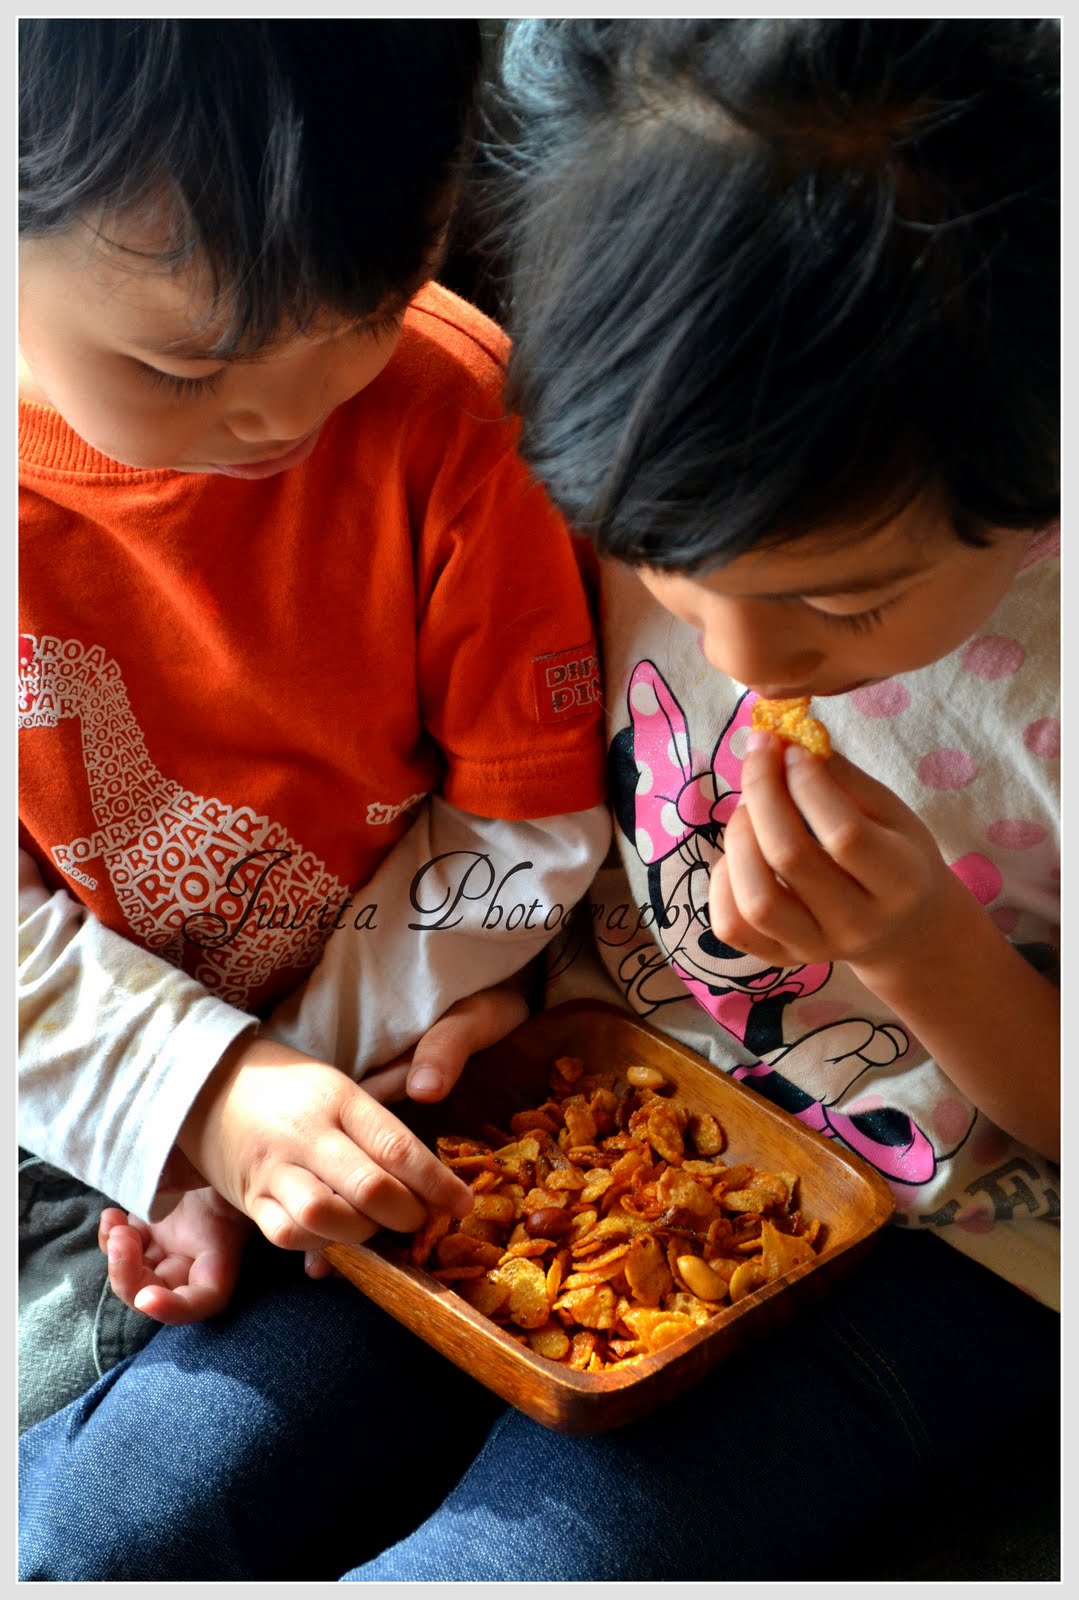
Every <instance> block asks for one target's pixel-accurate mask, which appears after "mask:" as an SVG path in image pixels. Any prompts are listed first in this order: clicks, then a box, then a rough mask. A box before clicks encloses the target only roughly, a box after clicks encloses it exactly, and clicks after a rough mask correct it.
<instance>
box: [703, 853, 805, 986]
mask: <svg viewBox="0 0 1079 1600" xmlns="http://www.w3.org/2000/svg"><path fill="white" fill-rule="evenodd" d="M708 920H709V924H710V926H711V929H712V932H713V933H714V934H715V936H716V938H717V939H721V940H722V941H723V943H724V944H725V945H729V946H730V948H731V949H732V950H738V951H741V953H742V954H743V955H750V956H756V957H757V959H758V960H759V961H765V962H768V963H769V964H770V965H772V966H777V967H785V966H789V965H790V962H789V960H788V956H789V952H788V951H787V950H785V949H784V948H783V947H782V946H781V945H778V944H776V943H775V941H774V940H772V939H769V938H768V937H767V935H766V934H764V933H762V932H761V931H760V929H759V928H753V927H751V926H750V925H749V923H748V922H746V920H745V918H744V917H743V916H742V913H741V911H740V910H739V908H738V904H737V902H736V900H735V898H734V892H733V890H732V888H731V881H730V872H729V865H728V860H727V857H726V856H725V855H724V856H720V858H719V859H718V860H717V861H716V862H715V863H714V865H713V867H712V870H711V873H710V874H709V879H708Z"/></svg>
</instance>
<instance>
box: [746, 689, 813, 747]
mask: <svg viewBox="0 0 1079 1600" xmlns="http://www.w3.org/2000/svg"><path fill="white" fill-rule="evenodd" d="M752 726H753V727H754V728H756V729H757V730H758V731H759V732H761V733H775V734H778V735H779V737H780V738H781V739H785V740H786V742H787V743H788V744H800V745H802V746H803V748H804V749H806V750H808V751H809V753H810V755H814V756H820V758H821V760H822V761H826V760H827V759H828V757H829V756H830V755H831V753H832V741H831V740H830V739H829V737H828V729H827V728H826V727H825V726H824V723H823V722H818V721H817V719H816V717H811V716H810V715H809V696H808V695H801V696H799V698H798V699H796V700H763V699H762V700H755V701H754V703H753V721H752Z"/></svg>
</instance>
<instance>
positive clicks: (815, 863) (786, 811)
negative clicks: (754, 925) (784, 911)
mask: <svg viewBox="0 0 1079 1600" xmlns="http://www.w3.org/2000/svg"><path fill="white" fill-rule="evenodd" d="M787 754H788V755H793V757H794V759H795V762H796V766H795V768H794V769H793V774H794V775H797V774H800V772H801V769H802V767H803V766H809V767H812V768H814V769H815V771H814V773H813V775H812V776H813V780H814V782H813V784H812V785H811V786H810V787H811V789H812V792H813V793H814V794H815V793H818V792H819V791H821V790H822V789H827V790H830V791H831V792H832V793H833V794H835V795H840V794H841V791H840V790H839V789H838V788H837V786H836V784H835V782H834V781H833V779H832V778H831V777H830V775H829V774H828V772H827V768H826V766H825V764H824V763H823V762H822V761H820V760H818V759H817V757H815V756H811V755H809V754H808V753H807V752H806V751H804V750H803V749H801V747H800V746H799V745H791V746H789V747H787ZM791 774H792V769H790V768H789V767H788V766H787V763H786V761H785V760H784V746H783V745H782V743H781V741H780V740H778V739H771V738H770V739H768V740H767V743H765V744H762V745H754V746H753V748H752V749H751V750H750V751H749V753H748V754H747V756H746V759H745V762H744V764H743V768H742V803H741V805H739V807H738V808H737V810H736V811H735V813H734V815H733V816H732V817H731V819H730V822H729V823H728V825H727V834H726V838H725V840H724V848H725V849H726V851H727V852H728V853H730V852H731V848H732V847H731V844H730V843H729V842H728V841H729V840H730V839H731V837H732V828H735V829H736V825H737V824H738V823H741V824H742V825H743V828H744V823H745V814H748V818H749V820H750V821H751V822H752V825H753V826H752V831H753V834H754V836H755V841H756V844H757V846H758V847H759V853H760V855H761V856H762V857H763V859H764V861H765V862H767V864H768V867H769V868H770V869H771V871H772V873H773V874H776V875H778V877H780V878H781V879H782V880H783V882H784V883H785V884H786V885H787V886H788V888H789V889H790V890H791V891H792V893H793V894H794V895H796V896H797V897H798V899H800V900H801V901H802V903H803V904H804V905H806V906H808V907H810V908H811V909H813V910H815V909H816V908H817V907H818V906H820V905H822V904H823V905H827V904H829V903H831V902H834V901H835V899H836V897H837V896H842V894H843V893H844V891H845V889H846V888H847V887H848V885H847V880H846V878H845V876H844V875H843V873H842V872H841V871H839V870H838V864H837V862H836V861H835V860H834V859H833V858H832V857H831V856H830V854H829V853H828V851H827V849H826V848H824V847H823V841H820V842H818V840H817V839H815V838H814V837H813V833H815V832H816V828H815V826H814V821H813V818H812V817H811V816H810V815H809V814H808V812H807V811H806V810H804V809H803V807H802V805H801V804H800V802H801V800H802V793H801V791H800V789H799V786H798V785H797V784H795V783H789V776H790V775H791ZM788 784H789V786H788ZM802 787H803V788H804V785H803V786H802ZM846 803H847V805H848V806H850V802H849V801H847V802H846ZM739 812H742V813H743V816H742V817H739ZM807 824H808V826H807ZM810 828H812V829H813V833H811V832H810V831H809V830H810ZM734 837H735V838H736V839H737V840H738V841H739V842H741V839H742V837H743V835H742V834H741V833H739V832H737V831H735V833H734ZM753 887H755V888H757V889H763V887H764V886H763V885H762V884H760V883H756V882H755V881H754V884H753ZM849 887H850V888H852V889H853V888H855V887H856V886H855V885H854V884H853V883H852V884H850V886H849ZM739 904H740V905H741V907H742V910H743V912H745V914H746V915H747V916H748V917H749V920H750V921H751V922H752V921H754V917H753V915H752V914H751V913H750V911H749V907H748V905H747V904H746V903H745V902H744V901H742V900H739ZM760 926H762V927H766V926H767V924H766V923H761V924H760ZM769 931H773V930H771V929H769Z"/></svg>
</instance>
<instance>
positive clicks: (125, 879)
mask: <svg viewBox="0 0 1079 1600" xmlns="http://www.w3.org/2000/svg"><path fill="white" fill-rule="evenodd" d="M18 711H19V726H20V728H48V727H55V726H56V725H57V724H58V723H59V722H60V721H62V720H64V719H66V718H71V719H74V720H76V721H77V722H78V723H79V725H80V730H81V743H82V757H83V764H84V767H85V772H86V781H87V784H88V787H89V799H90V807H91V810H92V813H93V818H94V829H93V831H92V832H91V833H90V834H88V835H86V836H84V837H81V838H76V839H68V840H66V841H64V842H63V843H58V844H54V845H53V846H52V847H51V848H52V856H53V859H54V861H55V862H56V865H57V866H58V867H59V869H60V870H61V872H63V873H65V874H66V875H67V876H68V877H69V878H70V879H72V880H73V881H74V882H75V883H78V884H82V885H84V886H85V888H87V889H89V890H94V889H96V888H97V886H98V881H99V876H100V874H101V873H102V872H104V873H105V874H106V875H107V877H108V880H109V882H110V884H111V886H112V889H113V892H114V893H115V896H116V900H117V902H118V904H119V906H120V909H121V911H122V912H123V915H124V918H125V919H126V921H127V924H128V926H129V928H130V930H131V933H132V935H133V936H134V937H135V938H136V939H138V940H139V942H140V943H142V944H143V945H144V946H145V947H146V948H147V949H148V950H151V951H153V952H154V953H155V954H156V955H159V956H161V957H162V958H163V959H164V960H166V961H169V962H171V963H172V964H173V965H175V966H181V965H182V966H184V968H185V969H186V970H188V971H190V972H191V973H192V975H193V976H194V977H196V978H197V979H198V980H199V981H200V982H201V983H203V984H204V985H205V987H206V988H207V989H209V990H211V991H212V992H213V993H214V994H215V995H217V996H218V998H220V999H222V1000H224V1001H227V1002H228V1003H229V1004H231V1005H235V1006H238V1007H240V1008H241V1009H248V1002H249V1000H250V998H251V996H252V995H253V994H255V993H256V992H257V991H258V990H259V987H260V985H262V984H264V983H265V982H266V981H267V979H269V978H270V977H271V975H272V974H273V973H275V972H277V971H279V970H281V969H287V968H299V969H304V968H309V967H311V966H312V965H314V963H315V962H316V961H317V959H318V956H319V954H320V952H321V949H322V946H323V944H324V943H325V941H326V939H327V938H328V936H329V932H330V930H331V928H332V924H333V918H332V916H331V917H330V918H329V920H328V921H327V918H326V917H325V916H322V917H321V918H320V917H319V915H318V914H317V913H318V911H319V908H320V907H322V906H331V907H336V906H340V905H341V904H342V903H343V902H345V901H346V900H347V898H348V895H349V888H348V885H347V884H344V883H342V882H341V880H340V879H339V878H337V877H336V876H335V875H334V873H332V872H331V871H330V870H329V869H328V868H327V867H326V865H325V863H324V862H322V861H320V860H319V859H318V857H317V856H315V855H314V854H313V853H312V852H311V851H309V850H307V849H305V848H304V846H303V844H302V843H301V842H300V841H298V840H297V839H295V838H294V837H293V836H292V835H291V834H290V833H289V831H288V830H287V829H286V828H285V827H283V826H282V825H281V824H279V823H278V822H276V821H275V820H274V819H273V818H272V817H267V816H259V815H257V814H256V813H255V812H254V811H252V810H251V809H250V808H248V807H244V806H236V805H232V804H230V803H229V802H228V801H226V800H223V799H221V798H219V797H217V796H214V795H200V794H194V793H192V792H191V790H189V789H186V788H185V787H184V786H183V785H182V784H181V783H180V782H178V781H177V780H176V779H175V778H170V777H168V776H167V775H166V774H165V773H163V772H161V771H160V770H159V769H158V768H157V766H156V765H155V763H154V761H153V758H152V756H151V755H150V752H149V750H148V749H147V746H146V741H145V739H144V737H143V733H142V729H141V727H140V726H139V723H138V721H137V719H136V716H135V713H134V711H133V709H132V707H131V703H130V701H129V699H128V694H127V689H126V687H125V685H124V679H123V674H122V672H121V670H120V667H119V665H118V664H117V662H116V661H115V660H113V659H112V658H111V657H109V656H108V655H107V654H106V652H105V651H104V650H103V649H101V648H100V647H99V646H87V645H85V644H83V643H82V642H81V641H79V640H78V639H63V640H61V639H57V638H50V637H42V638H35V637H34V636H32V635H28V634H23V635H21V636H20V638H19V695H18ZM256 896H259V897H261V896H264V897H265V900H266V902H267V903H269V904H271V905H272V907H273V910H272V913H271V915H270V917H269V919H267V918H266V917H265V916H264V915H259V916H255V915H252V914H251V910H252V902H253V900H254V898H255V897H256Z"/></svg>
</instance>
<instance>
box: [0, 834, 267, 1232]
mask: <svg viewBox="0 0 1079 1600" xmlns="http://www.w3.org/2000/svg"><path fill="white" fill-rule="evenodd" d="M19 868H20V873H19V982H18V994H19V1139H20V1142H21V1143H22V1144H23V1145H25V1147H26V1148H27V1149H30V1150H32V1151H34V1153H35V1154H37V1155H40V1156H43V1157H44V1158H45V1159H46V1160H47V1161H50V1162H52V1163H53V1164H54V1165H56V1166H58V1167H61V1168H62V1169H63V1170H64V1171H66V1172H71V1173H73V1174H74V1175H75V1176H76V1177H78V1178H81V1179H82V1180H83V1181H84V1182H85V1183H87V1184H89V1185H90V1186H91V1187H92V1188H95V1189H99V1190H101V1191H102V1193H104V1194H106V1195H108V1196H109V1198H110V1199H112V1200H115V1201H116V1202H117V1203H118V1204H119V1205H121V1206H122V1207H123V1208H124V1209H125V1210H128V1211H134V1212H136V1213H137V1214H139V1215H141V1216H147V1217H150V1218H151V1219H153V1218H156V1217H157V1216H158V1215H161V1214H163V1212H165V1211H167V1210H168V1209H169V1205H170V1203H174V1199H175V1197H173V1201H172V1202H170V1201H169V1200H168V1199H166V1198H165V1197H163V1196H162V1197H158V1186H159V1182H160V1179H161V1175H162V1172H163V1170H164V1168H165V1164H166V1162H167V1160H168V1158H169V1156H170V1154H171V1152H172V1150H173V1145H174V1140H175V1137H176V1133H177V1131H178V1130H179V1128H180V1126H181V1125H182V1123H183V1121H184V1118H185V1117H186V1115H187V1112H188V1110H189V1108H190V1106H191V1104H192V1102H193V1101H194V1099H195V1097H196V1096H197V1095H198V1093H199V1090H200V1088H201V1087H202V1084H203V1082H204V1081H205V1079H206V1078H207V1077H208V1076H209V1074H210V1073H211V1072H212V1071H213V1069H214V1066H215V1064H216V1063H217V1061H218V1060H219V1058H220V1057H221V1056H223V1055H224V1054H225V1052H226V1051H227V1050H228V1048H229V1047H230V1045H231V1044H232V1042H233V1041H234V1040H235V1039H237V1038H238V1037H240V1036H241V1035H242V1034H243V1033H244V1032H245V1031H246V1030H251V1029H252V1028H253V1026H254V1022H253V1019H252V1018H251V1017H248V1016H246V1015H245V1014H244V1013H243V1012H241V1011H237V1010H236V1009H235V1008H233V1007H232V1006H227V1005H225V1004H223V1003H222V1002H221V1001H219V1000H216V999H214V997H213V996H212V995H210V994H208V993H207V991H206V990H205V989H204V988H203V986H202V985H201V984H199V983H197V982H196V981H195V980H194V979H193V978H190V977H188V976H187V974H186V973H183V972H179V971H177V969H176V968H175V967H172V966H170V965H169V964H168V963H167V962H164V961H162V960H160V959H159V958H158V957H156V956H153V955H150V954H149V953H148V952H147V951H145V950H143V949H141V948H140V947H139V946H137V945H135V944H132V943H131V942H130V941H129V940H127V939H124V938H122V937H121V935H119V934H116V933H113V932H112V931H111V930H110V929H108V928H105V927H103V926H102V925H101V923H100V922H98V921H97V919H96V918H95V917H93V916H92V915H91V914H90V913H89V912H88V911H87V910H86V908H85V907H84V906H81V905H79V904H78V902H77V901H75V900H73V899H72V898H71V896H70V895H68V894H66V893H65V891H64V890H62V889H61V890H57V891H56V892H55V893H53V892H51V891H49V890H48V889H47V888H46V887H45V885H44V884H43V883H42V881H41V876H40V873H39V872H38V870H37V867H36V864H35V863H34V862H33V860H32V859H31V858H30V857H29V856H28V855H26V854H25V852H22V851H20V862H19Z"/></svg>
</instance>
